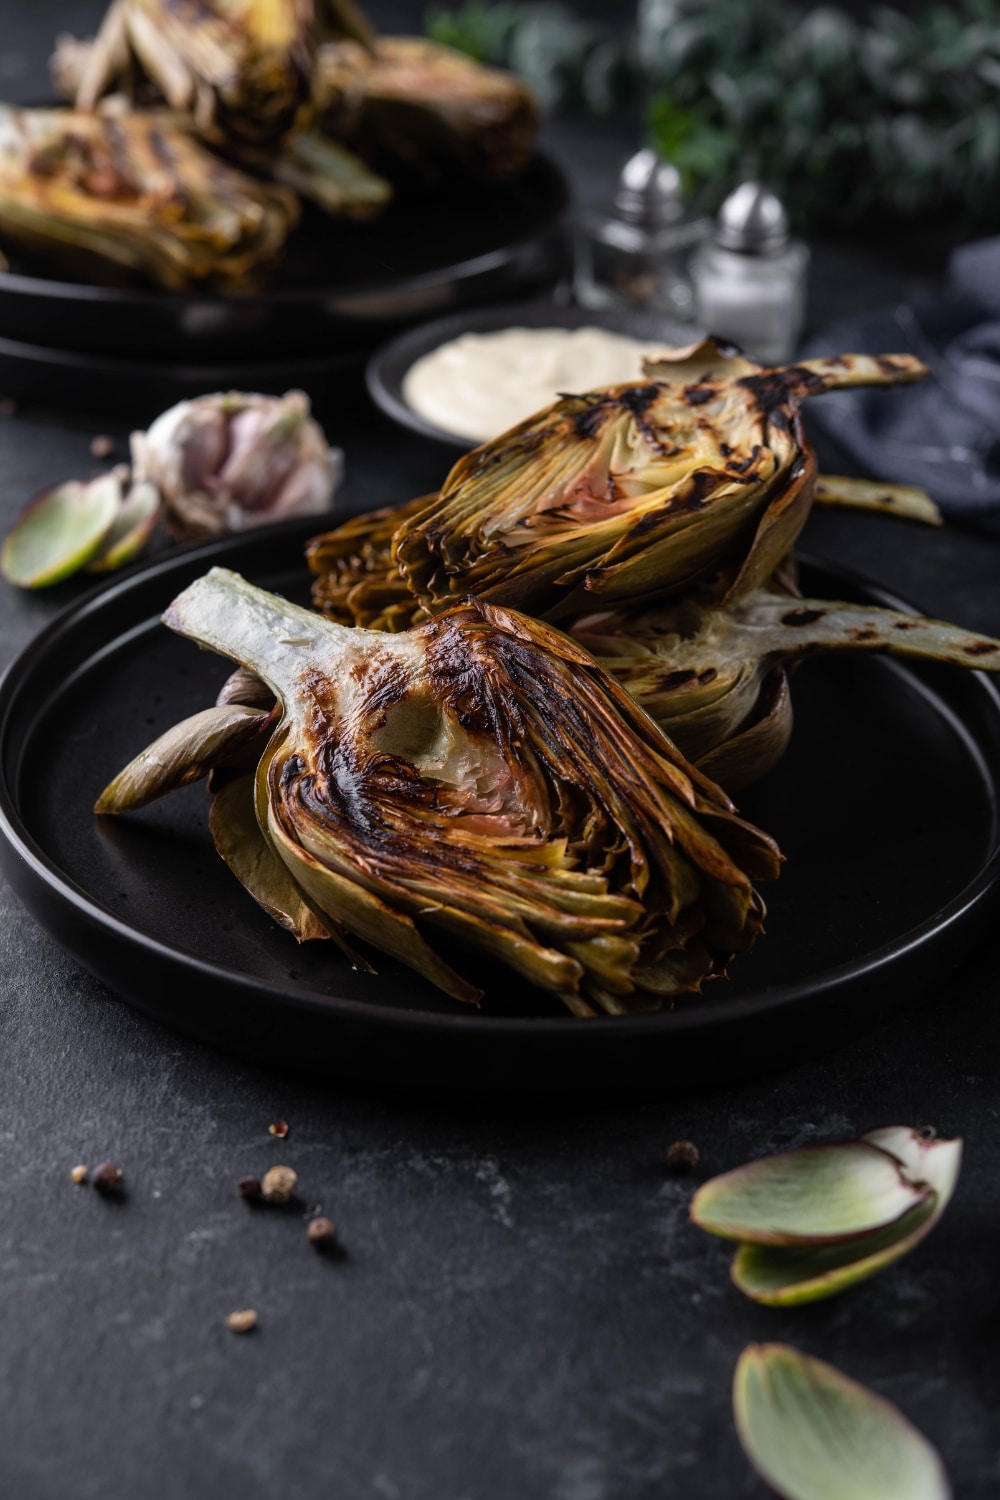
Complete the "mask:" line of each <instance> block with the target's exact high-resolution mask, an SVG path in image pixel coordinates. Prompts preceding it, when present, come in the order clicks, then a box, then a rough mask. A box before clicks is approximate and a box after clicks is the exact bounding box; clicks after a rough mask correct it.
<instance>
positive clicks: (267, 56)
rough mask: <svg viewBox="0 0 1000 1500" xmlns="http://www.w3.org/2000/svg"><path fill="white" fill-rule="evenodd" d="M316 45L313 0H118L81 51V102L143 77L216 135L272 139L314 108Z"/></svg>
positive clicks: (84, 105)
mask: <svg viewBox="0 0 1000 1500" xmlns="http://www.w3.org/2000/svg"><path fill="white" fill-rule="evenodd" d="M317 49H318V29H317V20H316V13H315V6H314V4H313V0H112V4H111V6H110V8H109V9H108V11H107V13H106V15H105V17H104V20H103V22H102V23H101V28H100V31H99V32H98V34H97V37H96V38H95V40H94V43H93V45H92V46H91V48H90V49H89V51H88V52H87V53H86V54H77V59H76V65H77V66H78V67H79V69H80V76H79V80H78V86H77V93H76V105H77V108H78V109H82V110H91V109H93V108H94V107H95V105H96V104H97V102H98V100H99V99H101V98H102V97H103V96H104V95H105V94H107V93H109V92H114V91H116V90H118V89H121V88H122V87H123V85H124V86H125V89H126V92H128V93H130V94H132V93H134V92H135V88H136V87H137V80H144V79H145V80H148V81H149V82H150V83H151V84H152V85H153V86H154V87H155V88H156V89H157V90H158V92H159V93H160V94H162V96H163V98H164V99H165V100H166V101H167V103H168V104H169V105H170V107H171V108H172V109H175V110H177V111H179V112H180V113H182V114H185V115H188V116H190V117H191V119H192V120H193V122H194V125H195V128H196V129H197V131H198V133H199V134H200V135H202V136H203V137H204V138H205V139H206V140H208V141H211V142H212V143H213V144H223V145H224V144H226V143H227V142H229V141H245V142H248V143H250V144H252V145H257V146H259V145H271V144H275V143H277V142H279V141H281V140H283V139H285V137H287V136H289V135H292V134H294V133H295V132H296V131H298V130H301V129H303V128H304V127H305V126H306V125H307V124H308V123H309V122H310V120H311V119H312V117H313V115H314V113H315V109H316V105H317V103H318V99H319V90H320V88H321V83H320V77H319V69H318V65H317ZM64 56H65V57H66V58H67V62H66V64H65V65H64V67H63V69H62V72H63V76H64V77H65V74H66V71H67V68H68V66H69V65H70V59H69V54H68V53H65V54H64ZM138 86H141V85H138Z"/></svg>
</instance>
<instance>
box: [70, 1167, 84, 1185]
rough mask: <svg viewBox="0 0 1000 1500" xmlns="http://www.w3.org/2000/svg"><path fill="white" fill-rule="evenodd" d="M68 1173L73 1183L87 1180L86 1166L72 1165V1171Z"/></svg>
mask: <svg viewBox="0 0 1000 1500" xmlns="http://www.w3.org/2000/svg"><path fill="white" fill-rule="evenodd" d="M69 1175H70V1176H71V1177H72V1179H73V1181H74V1182H75V1183H78V1184H79V1183H81V1182H86V1180H87V1168H86V1167H74V1168H73V1170H72V1172H71V1173H70V1174H69Z"/></svg>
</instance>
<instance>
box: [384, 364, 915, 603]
mask: <svg viewBox="0 0 1000 1500" xmlns="http://www.w3.org/2000/svg"><path fill="white" fill-rule="evenodd" d="M647 368H648V369H649V373H650V375H651V376H653V377H654V378H651V379H648V380H644V381H637V382H633V383H632V384H629V385H618V386H611V387H609V388H607V389H605V390H598V391H591V392H589V393H588V394H586V395H582V396H564V397H562V398H561V399H560V400H559V401H557V402H555V403H554V405H552V406H550V407H548V408H547V409H546V410H544V411H542V412H539V413H538V414H537V415H536V416H534V417H530V418H528V420H527V421H525V422H522V423H520V424H519V425H518V426H516V427H514V428H512V429H511V430H510V431H509V432H507V433H504V434H503V435H502V436H501V437H499V438H496V439H495V440H494V441H492V442H490V443H485V444H484V445H483V446H482V447H480V448H476V449H475V450H474V451H473V452H472V453H469V454H467V455H466V456H465V457H464V458H462V459H460V460H459V462H458V463H457V464H456V465H455V467H454V468H453V469H452V471H451V473H450V474H449V476H448V478H447V479H446V481H445V484H444V488H443V489H442V491H441V497H440V501H439V503H438V504H437V505H436V506H434V507H433V508H431V509H429V510H428V511H426V512H423V513H418V514H417V515H415V516H410V517H406V518H404V519H403V521H402V523H401V525H400V527H399V529H398V531H397V532H396V534H395V537H394V540H393V558H394V561H395V563H396V565H397V566H398V568H399V569H400V571H401V573H402V574H403V576H404V577H405V578H406V579H407V580H408V581H409V584H410V587H411V589H412V591H413V593H414V595H415V596H416V597H417V599H418V600H419V601H420V603H421V604H422V605H423V607H424V608H427V609H430V608H432V607H438V608H440V607H441V606H443V605H444V604H446V603H448V602H449V601H450V600H452V599H454V598H457V597H463V598H464V597H465V596H467V595H470V594H472V595H475V596H476V597H477V598H481V599H486V600H489V601H490V602H492V603H498V604H505V605H508V606H510V607H512V608H517V609H523V610H525V611H527V612H529V613H532V614H536V615H545V616H546V617H548V618H552V619H562V618H565V617H566V616H567V615H572V614H574V613H576V614H580V613H583V612H584V611H586V610H587V609H594V608H600V607H601V606H602V605H603V604H611V603H616V602H618V601H625V600H629V601H630V602H632V603H641V602H643V601H645V600H650V599H653V598H657V597H662V596H665V595H676V594H679V593H682V592H685V591H688V590H691V589H693V588H695V587H697V586H699V585H701V584H703V583H705V582H706V580H709V579H711V578H712V577H713V575H717V574H719V573H720V572H725V571H727V570H729V571H732V572H740V573H741V579H740V586H741V588H745V587H746V586H747V585H748V583H749V581H750V579H751V578H753V579H755V580H756V581H758V582H763V581H764V580H765V579H766V578H768V577H769V576H770V575H771V574H772V573H773V572H774V570H775V568H776V567H777V566H778V565H779V563H780V562H781V560H782V558H783V557H784V556H786V555H787V553H788V552H789V550H790V549H791V547H792V545H793V543H794V541H795V539H796V537H797V536H798V534H799V531H800V530H801V528H802V525H803V524H804V522H805V519H806V516H807V515H808V512H809V508H810V505H811V503H812V493H813V485H814V480H815V470H816V463H815V457H814V455H813V453H812V450H811V448H810V447H809V445H808V443H807V442H806V439H805V436H804V433H803V431H802V427H801V422H800V416H799V407H800V406H801V403H802V401H803V400H804V399H805V398H806V397H808V396H812V395H817V394H820V393H821V392H823V391H828V390H835V389H837V388H839V387H842V386H852V385H896V384H899V383H903V382H906V381H912V380H919V379H920V378H921V377H922V376H923V375H924V374H925V373H926V370H925V367H924V366H923V365H921V364H920V362H919V361H918V360H916V359H914V358H912V357H911V356H909V355H886V356H882V357H880V358H873V357H870V356H868V355H843V356H841V357H839V358H831V359H816V360H806V361H803V362H802V363H801V364H795V365H788V366H786V367H784V368H778V369H762V368H761V367H760V366H758V365H755V364H753V363H752V362H751V361H750V360H747V359H744V358H743V357H742V356H740V355H737V354H735V353H734V352H732V351H725V350H723V349H721V348H719V347H718V346H716V345H715V344H714V343H712V342H708V343H706V344H703V345H700V346H698V347H696V348H693V349H688V350H679V351H675V352H674V354H672V355H671V356H669V357H667V358H664V359H663V360H662V361H657V362H656V363H655V364H653V365H651V366H648V367H647Z"/></svg>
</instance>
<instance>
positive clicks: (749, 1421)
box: [733, 1344, 951, 1500]
mask: <svg viewBox="0 0 1000 1500" xmlns="http://www.w3.org/2000/svg"><path fill="white" fill-rule="evenodd" d="M733 1410H734V1415H735V1419H736V1428H737V1432H738V1433H739V1437H740V1442H741V1443H742V1445H743V1449H744V1452H745V1453H746V1455H747V1457H748V1459H749V1460H750V1462H751V1464H753V1466H754V1468H755V1469H756V1470H757V1472H758V1473H759V1474H760V1475H761V1477H762V1478H763V1479H764V1480H765V1482H766V1483H767V1484H769V1485H770V1486H771V1488H772V1489H773V1490H774V1491H775V1492H776V1493H777V1494H778V1495H780V1496H782V1497H783V1500H950V1497H951V1487H950V1485H949V1483H948V1477H947V1475H946V1473H945V1470H944V1466H943V1464H942V1462H941V1459H940V1457H939V1456H938V1454H937V1452H936V1451H935V1449H934V1448H932V1447H931V1445H930V1443H928V1442H927V1440H926V1438H924V1437H923V1436H922V1435H921V1434H920V1433H919V1432H918V1431H917V1430H916V1428H915V1427H913V1426H912V1424H911V1423H910V1422H909V1421H907V1419H906V1418H905V1417H904V1416H903V1414H902V1413H901V1412H900V1411H899V1410H898V1409H897V1408H896V1407H895V1406H893V1405H892V1404H891V1403H890V1402H888V1401H886V1400H885V1399H884V1398H883V1397H881V1396H878V1395H876V1394H875V1392H874V1391H871V1390H869V1389H867V1388H866V1387H865V1386H863V1385H860V1384H858V1382H857V1381H854V1380H851V1379H849V1378H848V1376H846V1375H843V1374H841V1372H840V1371H839V1370H836V1369H834V1367H833V1366H832V1365H828V1364H826V1363H824V1362H823V1361H822V1360H818V1359H814V1358H812V1357H811V1356H809V1355H806V1354H801V1353H799V1351H798V1350H796V1349H793V1348H791V1347H789V1346H788V1345H787V1344H751V1345H750V1346H749V1348H747V1349H745V1350H744V1351H743V1353H742V1355H741V1356H740V1359H739V1362H738V1363H737V1366H736V1373H735V1377H734V1380H733Z"/></svg>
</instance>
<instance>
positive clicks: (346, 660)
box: [102, 569, 780, 1013]
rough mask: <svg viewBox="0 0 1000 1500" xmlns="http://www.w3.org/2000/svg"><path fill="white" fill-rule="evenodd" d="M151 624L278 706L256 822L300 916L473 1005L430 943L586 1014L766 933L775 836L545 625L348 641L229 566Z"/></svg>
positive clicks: (650, 992)
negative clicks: (254, 684)
mask: <svg viewBox="0 0 1000 1500" xmlns="http://www.w3.org/2000/svg"><path fill="white" fill-rule="evenodd" d="M164 620H165V623H166V624H167V625H168V626H170V627H171V628H172V629H174V630H177V631H178V632H179V633H181V634H183V635H186V636H189V637H191V638H192V639H194V640H196V641H198V642H199V643H200V644H201V645H203V646H205V647H208V648H209V649H212V650H215V651H218V652H220V653H221V654H223V655H228V656H229V657H230V658H231V659H233V660H235V661H237V662H239V663H240V664H241V665H242V666H243V667H244V668H245V669H246V670H248V671H250V672H252V673H253V674H254V675H255V676H256V677H257V678H259V679H260V680H261V681H263V682H265V683H266V684H267V686H268V687H269V688H270V689H271V691H272V692H273V693H274V694H275V695H276V697H277V698H278V699H279V701H280V703H281V705H282V711H283V712H282V717H281V721H280V723H279V725H278V727H277V729H276V730H275V731H274V733H273V735H272V737H271V738H270V741H269V743H268V745H267V748H266V750H265V751H264V754H263V755H262V756H261V758H260V761H259V764H258V769H257V776H256V810H257V821H258V824H259V826H260V827H261V828H262V829H263V830H264V831H265V833H266V836H267V839H268V841H269V843H270V845H271V847H272V848H273V850H274V851H275V853H276V854H277V856H278V857H279V858H280V859H281V860H282V861H283V862H284V864H285V866H286V867H287V869H288V871H289V873H290V875H291V876H292V878H293V879H294V881H295V883H296V885H297V886H298V887H299V888H300V889H301V891H302V892H303V893H304V895H305V897H306V899H307V901H308V903H309V904H310V905H311V906H312V907H313V909H314V910H317V911H321V912H323V913H324V914H326V915H327V916H328V917H329V918H330V919H331V920H332V921H334V922H336V923H338V924H340V925H341V926H342V927H344V928H346V929H347V930H348V931H349V932H352V933H354V934H355V935H356V936H358V937H360V938H362V939H364V940H366V941H368V942H371V943H373V944H374V945H375V946H376V947H378V948H381V949H382V950H383V951H386V952H389V953H391V954H393V955H394V956H395V957H397V958H400V959H401V960H402V961H403V962H405V963H408V964H409V965H410V966H411V967H413V968H415V969H417V970H418V971H419V972H421V973H423V974H425V975H426V976H427V977H429V978H431V979H432V980H433V982H435V983H436V984H438V985H439V986H440V987H441V988H443V989H445V990H446V991H447V992H448V993H449V994H452V995H454V996H456V997H457V998H461V999H467V1000H468V999H475V998H477V991H476V989H475V987H474V986H473V985H471V984H469V983H468V981H466V980H463V979H461V978H460V976H459V975H458V974H457V973H455V971H454V970H453V969H451V968H450V966H449V965H447V964H445V963H444V962H443V960H441V959H440V958H439V957H438V955H437V954H436V953H435V952H434V950H433V948H432V947H431V946H430V942H429V941H428V938H429V936H431V935H433V934H437V935H439V936H441V935H443V936H444V938H445V939H446V940H447V941H448V942H449V945H451V944H452V943H454V942H455V941H456V940H457V941H458V942H459V943H460V944H461V945H462V946H464V947H468V948H471V949H475V950H477V951H479V952H480V953H481V954H485V955H487V956H489V957H491V958H495V959H497V960H499V961H501V962H502V963H504V964H505V965H506V966H507V967H508V968H509V969H511V970H513V971H514V973H516V974H518V975H519V976H521V977H522V978H524V979H527V980H529V981H531V982H532V983H534V984H538V985H540V986H541V987H542V988H545V989H548V990H550V991H552V992H554V993H555V994H557V995H559V996H560V997H561V998H562V999H564V1000H565V1002H566V1003H567V1005H568V1006H569V1008H570V1009H572V1010H575V1011H577V1013H587V1011H588V1010H589V1009H592V1008H593V1007H595V1006H596V1007H598V1008H601V1009H605V1010H609V1011H612V1012H616V1011H619V1010H627V1009H630V1008H633V1002H634V1006H635V1007H636V1008H645V1007H649V1006H655V1005H659V1004H662V1003H663V1002H664V1000H665V999H668V998H669V997H671V996H673V995H676V994H679V993H684V992H690V991H694V990H697V989H698V987H699V986H700V984H701V982H702V981H703V980H704V979H706V978H709V977H711V976H712V975H715V974H718V973H721V972H722V971H723V969H724V965H725V963H726V962H727V961H728V959H729V958H730V957H731V956H732V955H733V954H734V953H737V952H741V951H743V950H744V949H745V948H747V947H749V945H750V944H751V942H752V941H753V939H754V937H755V936H756V934H757V932H758V931H759V929H760V926H761V922H762V918H763V911H764V908H763V903H762V901H761V898H760V896H759V895H758V893H757V892H756V890H755V888H754V886H753V883H752V882H753V881H754V880H755V879H768V878H773V877H774V876H775V875H776V874H777V871H778V865H779V859H780V856H779V855H778V852H777V850H776V848H775V846H774V844H773V843H772V841H771V840H770V839H768V838H767V836H766V835H764V834H762V833H760V832H759V831H758V830H756V829H754V828H752V827H751V826H750V825H749V824H747V823H744V822H743V821H742V820H741V819H739V818H738V817H737V815H736V814H735V812H734V811H733V809H732V805H731V804H730V803H729V801H728V799H727V798H726V797H725V796H724V795H723V794H722V793H721V792H720V791H719V790H718V788H717V787H715V786H714V785H713V784H712V783H711V782H708V781H707V780H706V779H705V778H704V777H702V776H700V775H699V773H698V772H696V771H695V770H694V769H693V768H691V767H690V766H688V765H686V763H685V762H684V761H683V759H682V757H681V756H680V755H679V754H678V752H677V751H676V750H675V749H674V748H673V746H672V745H671V744H670V743H669V742H668V741H666V740H665V739H663V737H662V736H661V735H660V734H659V732H658V731H657V730H656V729H655V727H654V726H653V725H652V724H651V722H650V721H649V719H648V718H647V717H646V716H645V715H644V714H643V713H641V712H640V711H639V710H637V709H636V707H635V705H634V704H633V703H632V702H631V700H630V699H629V698H628V697H627V696H626V695H625V694H624V693H623V692H622V691H621V690H620V689H618V688H616V687H615V685H614V683H613V682H611V681H610V679H608V678H607V677H606V676H605V675H604V674H603V673H602V672H601V671H600V669H599V668H597V667H596V666H595V664H594V663H593V661H592V660H591V658H590V657H589V656H588V655H587V654H586V652H584V651H583V650H582V649H581V648H580V647H579V646H577V645H575V644H574V643H573V642H572V641H570V640H569V639H568V638H567V637H565V636H563V635H561V634H560V633H559V632H557V631H554V630H552V629H551V628H550V627H547V626H545V625H542V624H540V623H538V622H535V621H532V620H528V619H526V618H524V617H520V616H517V615H514V614H512V613H510V612H508V611H504V610H498V609H492V608H490V607H488V606H484V605H479V604H476V603H470V604H467V605H464V606H461V607H459V608H456V609H454V610H452V611H449V612H448V613H447V614H446V615H444V616H443V617H441V618H440V619H437V620H434V621H432V622H430V623H428V624H425V625H423V626H420V627H417V628H415V629H413V630H411V631H408V632H406V633H402V634H398V635H389V634H386V633H382V632H374V631H366V630H363V629H358V628H344V627H341V626H337V625H335V624H332V623H330V622H329V621H325V620H322V619H320V618H319V617H318V616H317V615H315V614H313V613H311V612H309V611H307V610H303V609H300V608H298V607H297V606H295V605H291V604H288V603H287V602H285V601H284V600H281V599H278V598H276V597H275V596H273V595H269V594H267V593H264V592H263V591H262V590H259V589H256V588H253V587H252V586H251V585H250V584H248V583H246V582H245V580H243V579H241V578H239V577H238V575H235V574H232V573H228V572H226V571H224V570H220V569H214V570H213V571H212V572H211V573H210V574H208V575H207V576H206V577H205V578H203V579H200V580H198V581H197V582H196V583H195V584H193V585H192V586H191V587H190V588H189V589H187V590H186V591H185V592H184V593H183V594H182V595H181V596H180V597H179V599H177V600H176V601H175V602H174V604H173V605H172V606H171V608H170V609H169V610H168V612H167V614H166V615H165V616H164ZM216 712H220V711H219V710H216ZM189 758H190V757H189ZM108 800H109V799H108V798H107V797H106V798H105V799H102V802H104V803H105V804H106V803H107V801H108ZM112 800H113V799H112Z"/></svg>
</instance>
